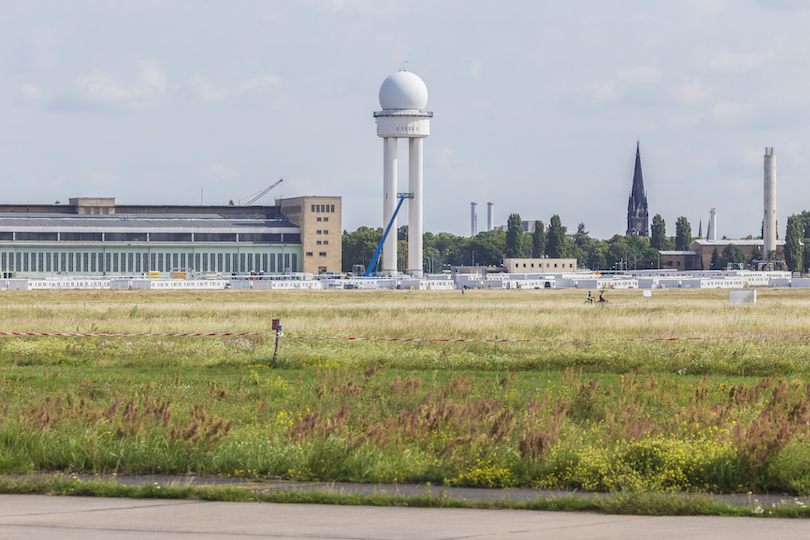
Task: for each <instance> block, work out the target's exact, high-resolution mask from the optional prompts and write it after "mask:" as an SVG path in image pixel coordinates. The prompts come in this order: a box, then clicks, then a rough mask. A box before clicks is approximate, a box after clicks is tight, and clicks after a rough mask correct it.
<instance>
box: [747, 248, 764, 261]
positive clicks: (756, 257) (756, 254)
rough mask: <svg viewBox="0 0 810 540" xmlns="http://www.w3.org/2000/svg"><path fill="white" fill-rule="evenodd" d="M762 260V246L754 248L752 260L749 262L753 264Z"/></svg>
mask: <svg viewBox="0 0 810 540" xmlns="http://www.w3.org/2000/svg"><path fill="white" fill-rule="evenodd" d="M761 260H762V248H761V247H760V246H754V249H752V250H751V259H749V261H748V262H750V263H753V262H754V261H761Z"/></svg>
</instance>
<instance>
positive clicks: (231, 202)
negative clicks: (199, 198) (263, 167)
mask: <svg viewBox="0 0 810 540" xmlns="http://www.w3.org/2000/svg"><path fill="white" fill-rule="evenodd" d="M57 204H59V203H57ZM228 206H236V205H235V204H234V203H233V199H231V200H230V201H228Z"/></svg>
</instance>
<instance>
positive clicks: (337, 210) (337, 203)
mask: <svg viewBox="0 0 810 540" xmlns="http://www.w3.org/2000/svg"><path fill="white" fill-rule="evenodd" d="M341 201H342V199H341V198H340V197H296V198H293V199H282V200H280V201H279V204H280V206H281V213H282V214H284V215H285V216H286V217H287V219H289V220H290V221H291V222H292V223H294V224H295V225H296V226H298V228H299V229H300V230H301V252H302V254H303V258H302V267H301V268H302V270H301V271H302V272H307V273H310V274H325V273H338V272H340V271H341V266H342V265H343V258H342V253H343V240H342V236H341V235H342V231H343V229H342V228H341V226H342V221H341V216H342V206H341Z"/></svg>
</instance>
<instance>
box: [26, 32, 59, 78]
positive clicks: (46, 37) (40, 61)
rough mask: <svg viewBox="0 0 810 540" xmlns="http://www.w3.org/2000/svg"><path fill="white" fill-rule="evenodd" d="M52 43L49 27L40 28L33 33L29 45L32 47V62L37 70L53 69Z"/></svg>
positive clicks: (52, 34) (52, 36)
mask: <svg viewBox="0 0 810 540" xmlns="http://www.w3.org/2000/svg"><path fill="white" fill-rule="evenodd" d="M53 41H54V33H53V29H52V28H51V27H50V26H48V25H45V26H40V27H39V28H37V29H36V30H35V31H34V35H33V36H32V38H31V42H32V43H31V44H32V46H33V51H32V52H33V61H34V65H35V66H36V67H37V68H39V69H50V68H52V67H53V64H54V58H53V57H54V54H53Z"/></svg>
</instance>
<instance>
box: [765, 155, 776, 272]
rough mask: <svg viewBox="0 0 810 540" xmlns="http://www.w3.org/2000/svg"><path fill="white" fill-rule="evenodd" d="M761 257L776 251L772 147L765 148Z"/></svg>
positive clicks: (774, 178)
mask: <svg viewBox="0 0 810 540" xmlns="http://www.w3.org/2000/svg"><path fill="white" fill-rule="evenodd" d="M762 243H763V244H764V247H763V252H764V253H763V254H762V255H763V256H764V257H765V259H768V258H769V257H770V255H769V254H770V253H771V252H772V251H774V250H775V249H776V155H775V154H774V153H773V147H766V148H765V216H764V221H763V222H762Z"/></svg>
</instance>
